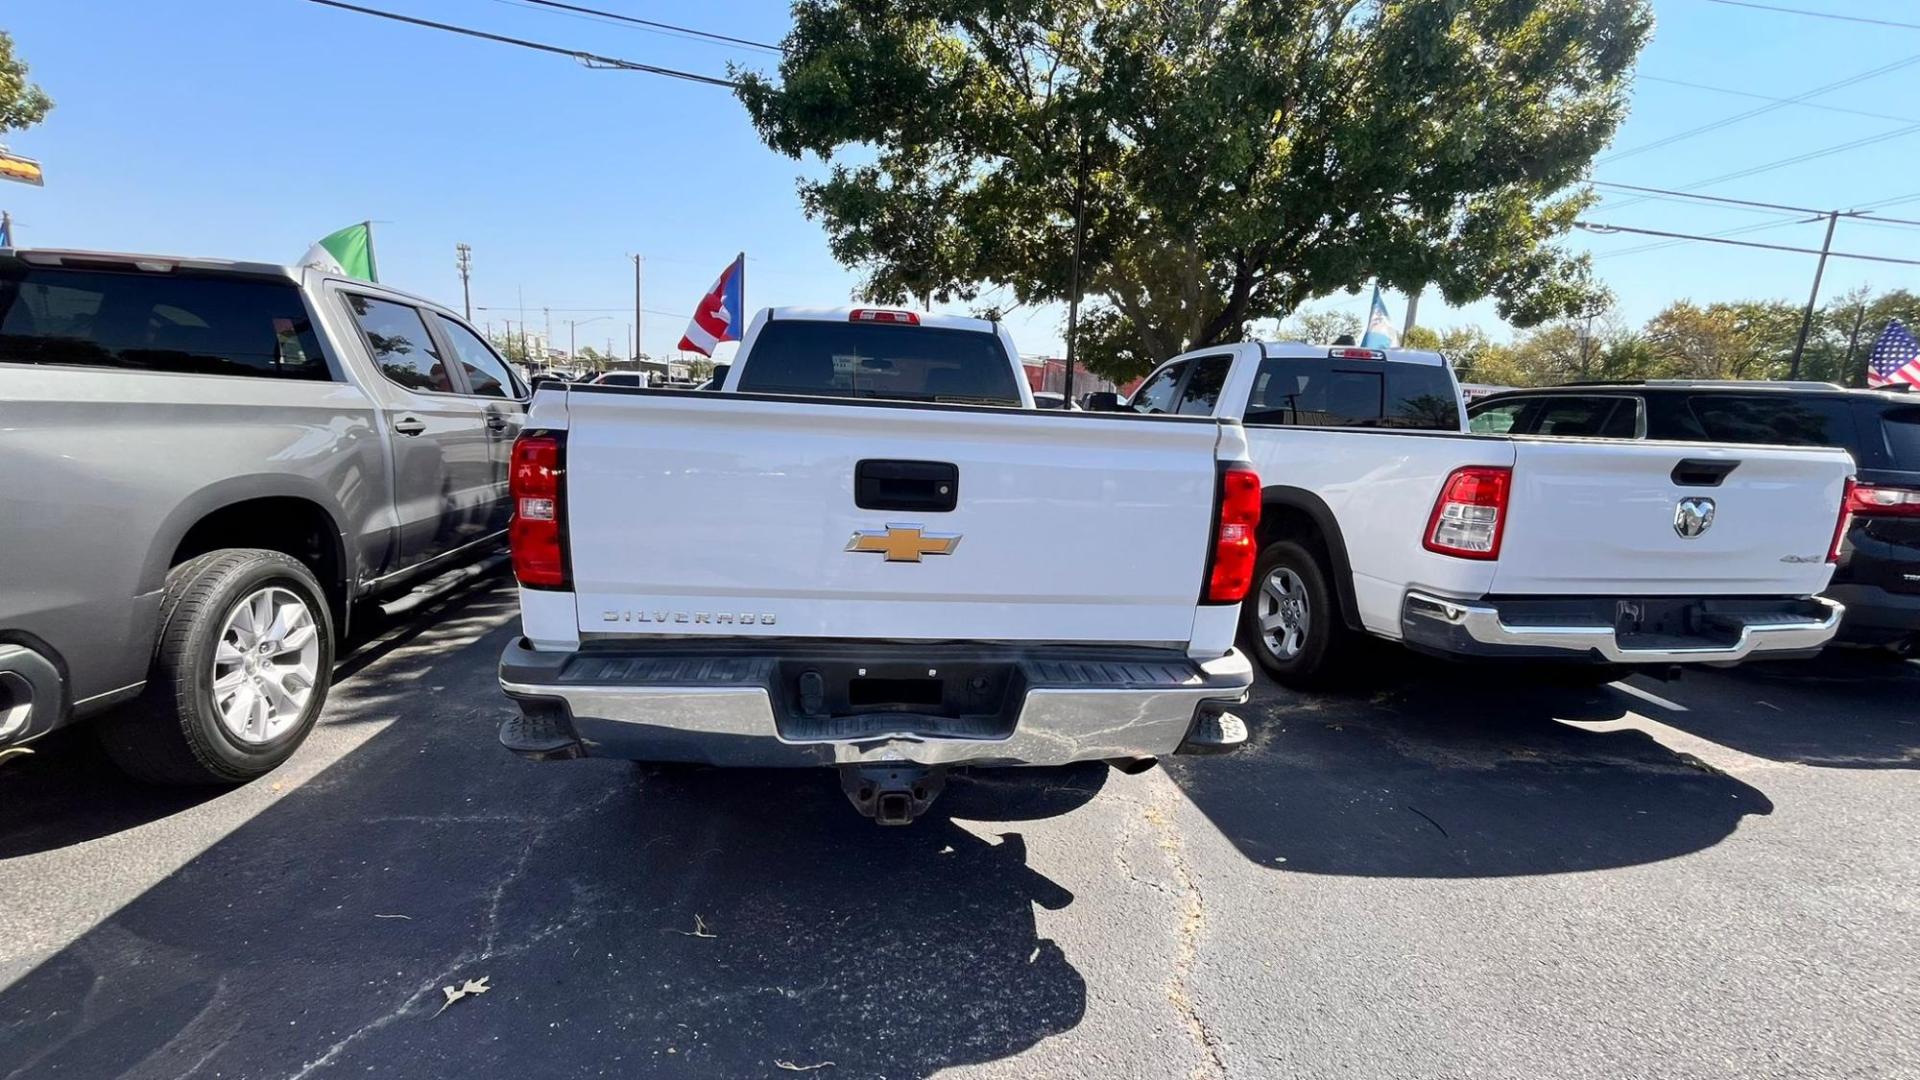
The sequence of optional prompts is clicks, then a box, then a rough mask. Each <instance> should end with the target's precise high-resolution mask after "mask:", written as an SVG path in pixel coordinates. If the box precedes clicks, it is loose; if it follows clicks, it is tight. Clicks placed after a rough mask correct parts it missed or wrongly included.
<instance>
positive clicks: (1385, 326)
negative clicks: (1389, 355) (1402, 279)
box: [1360, 282, 1400, 349]
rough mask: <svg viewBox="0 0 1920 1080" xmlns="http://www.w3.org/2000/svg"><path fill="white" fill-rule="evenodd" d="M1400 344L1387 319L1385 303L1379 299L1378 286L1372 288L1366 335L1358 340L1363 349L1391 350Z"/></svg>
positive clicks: (1391, 323) (1389, 320) (1391, 321)
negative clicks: (1371, 304)
mask: <svg viewBox="0 0 1920 1080" xmlns="http://www.w3.org/2000/svg"><path fill="white" fill-rule="evenodd" d="M1398 344H1400V339H1399V338H1398V337H1397V336H1395V334H1394V332H1393V320H1392V319H1389V318H1387V302H1386V301H1385V300H1382V299H1381V298H1380V285H1379V284H1378V283H1377V282H1376V283H1375V284H1374V286H1373V310H1372V311H1369V312H1368V313H1367V333H1366V336H1365V337H1363V338H1361V339H1360V347H1361V348H1364V349H1391V348H1393V347H1394V346H1396V345H1398Z"/></svg>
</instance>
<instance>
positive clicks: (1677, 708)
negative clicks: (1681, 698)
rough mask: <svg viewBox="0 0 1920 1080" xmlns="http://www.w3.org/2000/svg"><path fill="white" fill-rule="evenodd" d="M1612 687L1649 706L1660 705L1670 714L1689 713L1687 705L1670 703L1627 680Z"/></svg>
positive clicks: (1613, 684)
mask: <svg viewBox="0 0 1920 1080" xmlns="http://www.w3.org/2000/svg"><path fill="white" fill-rule="evenodd" d="M1610 685H1612V687H1613V688H1614V689H1615V690H1618V691H1620V692H1622V693H1625V694H1632V695H1633V696H1634V697H1637V698H1639V699H1640V700H1641V701H1644V702H1646V703H1648V704H1649V705H1658V706H1659V707H1660V708H1662V709H1665V710H1667V711H1668V712H1686V711H1687V707H1686V706H1685V705H1682V704H1680V703H1678V702H1674V701H1668V700H1667V699H1666V698H1663V697H1661V696H1660V695H1659V694H1655V693H1652V692H1651V691H1647V690H1642V689H1640V688H1639V687H1637V686H1635V685H1633V684H1632V683H1630V682H1627V681H1626V680H1625V679H1622V680H1620V681H1619V682H1617V683H1612V684H1610Z"/></svg>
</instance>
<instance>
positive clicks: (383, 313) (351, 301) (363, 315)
mask: <svg viewBox="0 0 1920 1080" xmlns="http://www.w3.org/2000/svg"><path fill="white" fill-rule="evenodd" d="M347 306H348V307H350V308H352V309H353V317H354V321H356V322H358V323H359V324H360V331H361V332H362V333H364V334H365V335H366V337H367V348H368V349H370V350H372V352H373V362H374V363H375V364H377V365H379V367H380V373H381V374H382V375H385V376H386V377H387V378H389V379H391V380H393V381H394V382H397V383H399V384H400V385H401V386H404V387H406V388H407V389H409V390H429V391H434V392H437V393H442V394H450V393H452V392H453V379H452V377H451V376H450V375H448V374H447V365H446V362H445V361H444V360H442V359H441V358H440V353H439V351H438V350H436V349H435V348H434V347H433V338H432V337H431V336H430V335H429V334H428V333H427V324H426V322H425V321H424V320H422V319H421V318H420V312H419V311H418V310H416V309H414V308H412V307H409V306H407V305H406V304H396V303H393V302H391V301H388V300H375V299H374V298H373V297H371V296H356V295H353V294H348V296H347Z"/></svg>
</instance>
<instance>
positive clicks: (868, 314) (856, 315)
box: [847, 308, 920, 326]
mask: <svg viewBox="0 0 1920 1080" xmlns="http://www.w3.org/2000/svg"><path fill="white" fill-rule="evenodd" d="M847 321H848V322H857V323H892V324H894V325H895V326H919V325H920V316H918V315H915V314H914V313H913V312H911V311H888V310H886V309H884V308H855V309H854V310H853V313H852V314H850V315H848V316H847Z"/></svg>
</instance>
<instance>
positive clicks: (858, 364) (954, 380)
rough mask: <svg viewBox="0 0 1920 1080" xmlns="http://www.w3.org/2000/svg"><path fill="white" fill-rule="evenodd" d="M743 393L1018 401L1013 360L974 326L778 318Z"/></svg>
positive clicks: (745, 373) (744, 377) (766, 331)
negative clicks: (947, 326) (936, 326)
mask: <svg viewBox="0 0 1920 1080" xmlns="http://www.w3.org/2000/svg"><path fill="white" fill-rule="evenodd" d="M739 388H740V389H741V390H742V391H744V392H748V393H756V392H757V393H765V394H825V395H831V396H835V397H863V398H894V399H898V400H903V401H947V402H955V403H961V404H972V405H1018V404H1020V390H1019V387H1018V386H1017V385H1016V384H1015V383H1014V381H1013V361H1012V360H1011V359H1010V358H1009V357H1008V356H1007V353H1006V350H1005V349H1003V348H1001V347H1000V339H999V338H998V337H997V336H995V335H993V334H988V333H982V332H980V331H977V330H946V329H936V328H933V327H920V326H875V325H871V324H859V323H844V322H815V321H812V320H805V319H776V320H773V321H771V322H769V323H767V324H766V325H765V326H763V327H761V328H760V336H759V337H758V338H756V339H755V340H754V343H753V352H752V354H751V355H750V356H749V357H748V359H747V362H746V367H745V368H744V369H743V370H742V372H741V376H740V387H739Z"/></svg>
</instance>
